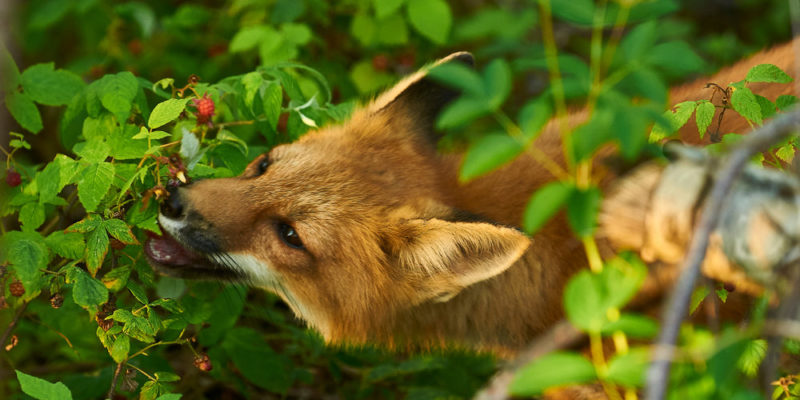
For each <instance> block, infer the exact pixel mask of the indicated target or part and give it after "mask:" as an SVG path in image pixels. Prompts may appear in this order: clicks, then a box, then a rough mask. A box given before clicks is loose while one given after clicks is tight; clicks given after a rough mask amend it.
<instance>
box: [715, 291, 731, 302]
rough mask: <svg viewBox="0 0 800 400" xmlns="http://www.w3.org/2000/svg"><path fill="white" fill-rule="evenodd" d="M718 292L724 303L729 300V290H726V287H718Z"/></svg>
mask: <svg viewBox="0 0 800 400" xmlns="http://www.w3.org/2000/svg"><path fill="white" fill-rule="evenodd" d="M716 292H717V297H719V299H720V300H722V302H723V303H725V302H726V301H728V291H727V290H725V289H717V290H716Z"/></svg>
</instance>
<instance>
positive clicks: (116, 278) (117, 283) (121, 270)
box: [101, 265, 131, 293]
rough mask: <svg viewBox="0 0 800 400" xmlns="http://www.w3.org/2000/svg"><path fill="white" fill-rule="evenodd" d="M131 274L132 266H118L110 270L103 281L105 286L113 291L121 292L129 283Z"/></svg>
mask: <svg viewBox="0 0 800 400" xmlns="http://www.w3.org/2000/svg"><path fill="white" fill-rule="evenodd" d="M130 276H131V266H130V265H126V266H123V267H117V268H114V269H112V270H111V271H108V272H107V273H106V274H105V275H103V278H102V279H101V281H102V282H103V286H105V287H106V288H107V289H108V290H109V291H111V292H114V293H116V292H119V291H120V290H122V288H124V287H125V285H127V284H128V278H130Z"/></svg>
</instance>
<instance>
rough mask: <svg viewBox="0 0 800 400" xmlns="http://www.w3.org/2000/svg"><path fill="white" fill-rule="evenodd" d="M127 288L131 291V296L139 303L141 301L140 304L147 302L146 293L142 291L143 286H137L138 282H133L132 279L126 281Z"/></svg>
mask: <svg viewBox="0 0 800 400" xmlns="http://www.w3.org/2000/svg"><path fill="white" fill-rule="evenodd" d="M128 290H130V291H131V294H132V295H133V297H135V298H136V300H138V301H139V302H140V303H142V304H147V303H148V300H147V293H146V292H145V291H144V288H142V287H141V286H139V284H138V283H136V282H133V281H131V282H128Z"/></svg>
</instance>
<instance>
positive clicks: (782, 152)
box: [775, 142, 795, 164]
mask: <svg viewBox="0 0 800 400" xmlns="http://www.w3.org/2000/svg"><path fill="white" fill-rule="evenodd" d="M794 153H795V148H794V145H793V144H792V143H791V142H790V143H786V144H784V145H783V146H781V147H779V148H778V150H777V151H775V155H776V156H778V158H780V159H781V161H783V162H785V163H787V164H791V163H792V161H793V160H794Z"/></svg>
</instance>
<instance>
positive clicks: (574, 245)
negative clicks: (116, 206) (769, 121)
mask: <svg viewBox="0 0 800 400" xmlns="http://www.w3.org/2000/svg"><path fill="white" fill-rule="evenodd" d="M795 43H799V42H798V40H795ZM440 62H464V63H467V64H471V63H472V57H471V56H470V55H469V54H467V53H456V54H453V55H451V56H449V57H447V58H445V59H443V60H441V61H440ZM761 63H772V64H775V65H777V66H778V67H780V68H781V69H783V70H785V71H790V73H791V74H794V70H795V68H794V56H793V50H792V44H791V43H789V44H785V45H782V46H779V47H776V48H773V49H770V50H767V51H764V52H762V53H759V54H757V55H755V56H753V57H751V58H749V59H747V60H744V61H741V62H739V63H737V64H735V65H734V66H732V67H729V68H726V69H724V70H722V71H721V72H719V73H718V74H716V75H714V76H712V77H710V78H706V79H701V80H698V81H695V82H692V83H689V84H685V85H682V86H679V87H677V88H674V89H672V90H671V91H670V99H671V101H672V102H673V103H678V102H681V101H684V100H697V99H701V98H709V97H710V96H711V91H710V89H704V86H705V84H706V83H708V82H714V83H718V84H720V85H722V86H725V85H726V84H727V83H729V82H733V81H738V80H741V79H743V78H744V76H745V74H746V73H747V71H748V69H749V68H750V67H752V66H754V65H757V64H761ZM754 86H757V87H755V88H754V92H756V93H758V94H761V95H764V96H765V97H768V98H770V99H772V100H774V98H775V97H777V96H778V95H780V94H788V93H789V91H790V90H791V89H792V88H791V87H790V85H774V84H755V85H754ZM455 95H456V94H455V93H454V92H453V91H451V90H449V89H447V88H445V87H443V86H440V85H439V84H437V83H435V82H433V81H431V80H429V79H427V78H426V75H425V70H423V71H420V72H418V73H416V74H413V75H411V76H410V77H408V78H406V79H404V80H402V81H401V82H400V83H398V84H397V85H396V86H395V87H394V88H392V89H390V90H389V91H387V92H386V93H385V94H383V95H381V96H379V97H377V98H376V99H375V100H374V101H372V102H371V103H369V104H367V105H366V106H364V107H362V108H360V109H358V110H356V111H355V112H354V114H353V115H352V117H351V119H350V120H349V121H347V122H345V123H343V124H341V125H337V126H329V127H324V128H322V129H319V130H317V131H315V132H311V133H308V134H306V135H305V136H303V137H302V138H300V139H299V140H298V141H296V142H294V143H290V144H284V145H280V146H277V147H275V148H273V149H272V150H271V151H270V152H269V153H268V154H265V155H263V156H261V157H259V158H257V159H256V160H254V161H253V162H252V163H251V164H250V165H249V166H248V167H247V169H246V170H245V172H244V173H243V174H242V175H241V176H238V177H234V178H225V179H212V180H203V181H198V182H194V183H192V184H190V185H187V186H184V187H181V188H179V189H178V190H177V191H175V192H174V193H173V194H172V196H171V198H170V199H169V200H168V202H167V210H166V211H164V209H163V208H162V213H161V215H160V216H159V221H160V224H161V226H162V227H163V230H164V232H165V233H166V236H167V237H169V238H168V239H164V238H162V239H155V241H153V242H150V243H148V244H146V246H145V247H146V251H147V253H148V255H149V256H150V259H151V263H152V264H153V265H154V266H155V267H156V268H157V269H159V270H161V271H163V272H164V273H167V274H171V275H176V276H188V277H194V276H210V277H215V276H217V277H218V276H226V277H233V278H236V279H240V280H243V281H245V282H248V283H250V284H252V285H253V286H257V287H261V288H264V289H266V290H270V291H273V292H275V293H276V294H278V295H279V296H280V297H281V298H283V300H284V301H285V302H286V303H287V304H288V305H289V306H290V307H291V308H292V310H293V311H294V312H295V313H296V314H297V316H298V317H300V318H301V319H303V320H305V321H306V322H307V323H308V325H309V326H310V327H312V328H313V329H316V330H317V331H319V332H320V333H321V334H322V336H323V337H324V338H325V340H326V341H328V342H330V343H347V344H361V343H377V344H382V345H386V346H389V347H403V348H405V347H409V346H415V347H416V346H422V347H429V346H463V347H468V348H473V349H479V350H490V351H496V352H499V353H504V354H508V353H514V352H516V351H518V350H519V349H520V348H521V347H522V346H523V345H525V344H526V343H528V342H529V341H530V340H531V339H532V338H534V337H536V336H537V335H538V334H540V333H542V332H543V331H544V330H546V329H547V328H548V327H550V326H551V325H552V324H553V323H554V322H556V321H558V320H559V319H560V318H562V317H563V310H562V307H561V304H562V289H563V287H564V285H565V283H566V282H567V280H568V279H569V278H570V276H571V275H572V274H573V273H575V272H576V271H577V270H579V269H581V268H584V267H585V266H586V257H585V255H584V253H583V250H582V246H581V243H580V242H579V241H578V240H576V239H575V238H574V237H573V235H572V233H571V232H570V229H569V228H568V226H567V224H566V222H565V220H564V218H563V217H557V218H555V219H553V220H552V221H551V222H550V223H548V224H547V225H546V226H545V227H544V228H543V229H542V230H541V231H540V232H538V233H536V234H535V235H534V236H533V237H528V236H526V235H525V234H523V233H522V232H521V231H520V230H519V229H518V227H519V226H520V222H521V218H522V213H523V210H524V208H525V206H526V204H527V202H528V199H529V198H530V195H531V194H532V193H533V192H534V191H535V190H536V189H537V188H539V187H541V186H542V185H543V184H545V183H548V182H550V181H552V180H553V179H554V177H553V176H551V175H550V174H549V173H548V172H547V171H546V170H545V169H544V168H542V167H541V166H539V165H538V164H537V163H536V162H535V161H534V160H533V158H531V157H529V156H527V155H522V156H520V157H518V158H517V159H516V160H514V161H513V162H511V163H509V164H508V165H506V166H504V167H502V168H500V169H499V170H497V171H494V172H492V173H490V174H488V175H486V176H483V177H481V178H478V179H475V180H473V181H471V182H469V183H466V184H462V183H460V182H459V180H458V168H459V165H460V162H461V155H459V154H449V155H441V154H439V153H437V149H436V143H437V138H438V136H437V135H436V132H435V130H434V122H435V119H436V116H437V114H438V112H439V111H440V110H441V109H442V107H444V106H445V105H446V104H447V103H448V102H449V101H450V100H452V99H453V98H454V96H455ZM730 114H731V115H727V116H726V118H725V119H724V120H723V123H722V126H721V127H720V132H722V133H726V132H732V131H733V132H744V131H746V130H747V128H746V122H745V121H744V120H743V119H741V118H740V117H738V116H734V115H733V113H730ZM584 119H585V112H584V111H582V110H575V111H573V112H572V113H571V116H570V124H571V125H573V126H574V125H577V124H579V123H580V122H581V121H583V120H584ZM714 121H715V122H716V117H715V119H714ZM690 124H691V123H690ZM691 128H693V127H691ZM711 129H714V125H712V128H711ZM681 135H682V137H683V139H684V140H686V141H688V142H697V133H696V131H695V132H693V133H692V132H690V128H688V127H687V128H685V129H684V130H683V131H682V132H681ZM534 145H535V146H537V147H538V148H539V149H541V150H542V151H543V152H545V153H547V154H548V155H550V156H551V157H552V158H553V159H556V160H558V161H559V162H563V161H562V160H561V159H560V157H561V156H560V155H561V154H562V151H561V142H560V139H559V135H558V130H557V127H556V124H555V123H553V122H551V123H549V124H548V125H547V126H546V127H545V129H544V132H543V133H542V134H541V136H540V137H539V138H538V139H537V140H536V143H535V144H534ZM606 181H608V182H613V179H609V180H606ZM609 184H610V183H609ZM604 185H606V184H605V183H604ZM643 229H644V228H643ZM292 235H294V236H292ZM290 236H291V237H292V238H294V239H297V238H299V240H300V241H301V242H302V245H301V246H299V247H298V246H294V245H293V243H294V244H297V242H293V241H288V242H287V238H289V237H290ZM158 240H161V242H158ZM167 240H169V241H171V242H169V243H167V242H166V241H167ZM178 245H179V246H178ZM177 247H180V248H181V249H179V250H176V248H177ZM175 252H183V253H182V254H183V255H182V256H181V257H182V258H180V257H179V258H180V260H181V261H180V262H177V261H175V260H176V258H175V257H177V256H175V254H176V253H175ZM171 257H172V258H171Z"/></svg>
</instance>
